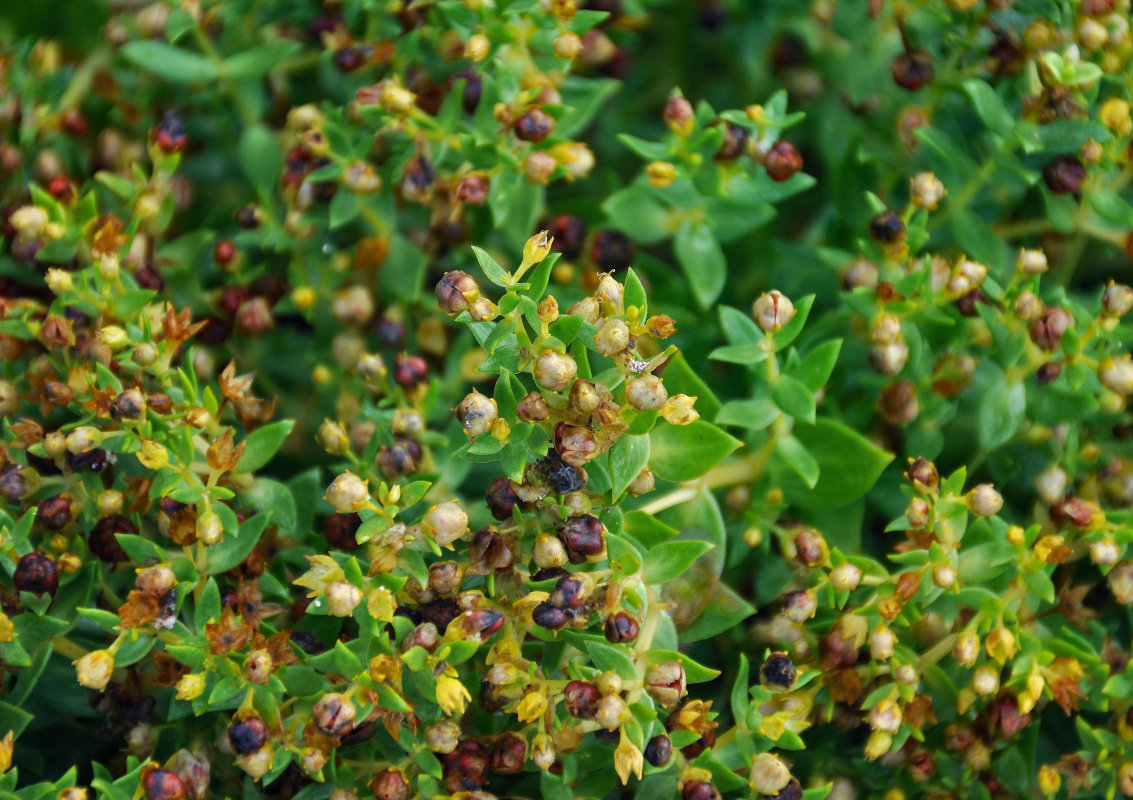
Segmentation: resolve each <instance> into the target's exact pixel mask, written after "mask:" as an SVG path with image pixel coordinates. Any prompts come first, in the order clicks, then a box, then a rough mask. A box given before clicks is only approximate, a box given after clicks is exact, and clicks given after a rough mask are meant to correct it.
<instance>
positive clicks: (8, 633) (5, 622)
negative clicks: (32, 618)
mask: <svg viewBox="0 0 1133 800" xmlns="http://www.w3.org/2000/svg"><path fill="white" fill-rule="evenodd" d="M15 632H16V626H15V625H13V624H12V620H11V619H10V618H9V617H8V615H7V614H5V613H4V612H3V611H0V642H10V641H12V634H14V633H15Z"/></svg>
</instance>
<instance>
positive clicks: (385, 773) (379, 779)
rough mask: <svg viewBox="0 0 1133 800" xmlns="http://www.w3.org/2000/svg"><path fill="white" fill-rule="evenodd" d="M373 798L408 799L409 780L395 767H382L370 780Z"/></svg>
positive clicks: (386, 799)
mask: <svg viewBox="0 0 1133 800" xmlns="http://www.w3.org/2000/svg"><path fill="white" fill-rule="evenodd" d="M370 792H371V793H372V794H373V795H374V798H375V800H409V794H410V793H409V782H408V781H407V780H406V779H405V775H403V774H402V773H401V770H399V769H397V768H395V767H388V768H386V769H383V770H382V771H381V772H379V773H378V774H377V775H375V776H374V777H373V779H372V780H371V781H370Z"/></svg>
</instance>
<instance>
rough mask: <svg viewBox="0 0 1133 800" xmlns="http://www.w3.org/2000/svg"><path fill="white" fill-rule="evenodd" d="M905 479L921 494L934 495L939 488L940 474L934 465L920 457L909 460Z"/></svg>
mask: <svg viewBox="0 0 1133 800" xmlns="http://www.w3.org/2000/svg"><path fill="white" fill-rule="evenodd" d="M905 478H906V479H908V481H909V483H911V484H913V488H914V489H916V490H917V491H918V492H920V493H921V494H934V493H935V492H936V490H937V487H939V486H940V473H939V472H937V470H936V465H935V464H933V463H932V462H931V461H929V460H928V459H926V458H924V457H922V456H917V457H916V458H915V459H909V469H908V471H906V472H905Z"/></svg>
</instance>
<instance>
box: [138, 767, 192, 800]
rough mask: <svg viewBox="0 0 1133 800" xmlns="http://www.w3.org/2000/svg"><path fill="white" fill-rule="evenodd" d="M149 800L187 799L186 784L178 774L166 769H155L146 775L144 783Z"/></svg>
mask: <svg viewBox="0 0 1133 800" xmlns="http://www.w3.org/2000/svg"><path fill="white" fill-rule="evenodd" d="M142 785H143V787H144V788H145V792H146V797H147V798H148V799H149V800H182V798H184V797H185V795H186V791H185V784H184V782H182V780H181V779H180V778H179V777H177V775H176V774H174V773H172V772H170V771H169V770H165V769H155V770H151V771H150V772H148V773H146V776H145V778H144V779H143V781H142Z"/></svg>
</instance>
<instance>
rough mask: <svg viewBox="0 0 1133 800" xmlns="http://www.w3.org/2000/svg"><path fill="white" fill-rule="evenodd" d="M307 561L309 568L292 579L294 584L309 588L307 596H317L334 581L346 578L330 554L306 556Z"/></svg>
mask: <svg viewBox="0 0 1133 800" xmlns="http://www.w3.org/2000/svg"><path fill="white" fill-rule="evenodd" d="M307 563H309V564H310V565H311V568H310V569H309V570H308V571H307V572H304V573H303V574H302V575H301V576H300V577H298V578H296V579H295V581H294V583H295V585H296V586H302V587H303V588H304V589H310V590H311V591H309V592H307V597H318V596H319V595H321V594H323V593H324V592H326V590H327V587H328V586H330V585H331V584H332V583H334V582H335V581H341V580H345V579H346V573H345V572H343V571H342V567H340V566H338V562H337V561H335V560H334V559H333V558H331V557H330V556H307Z"/></svg>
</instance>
